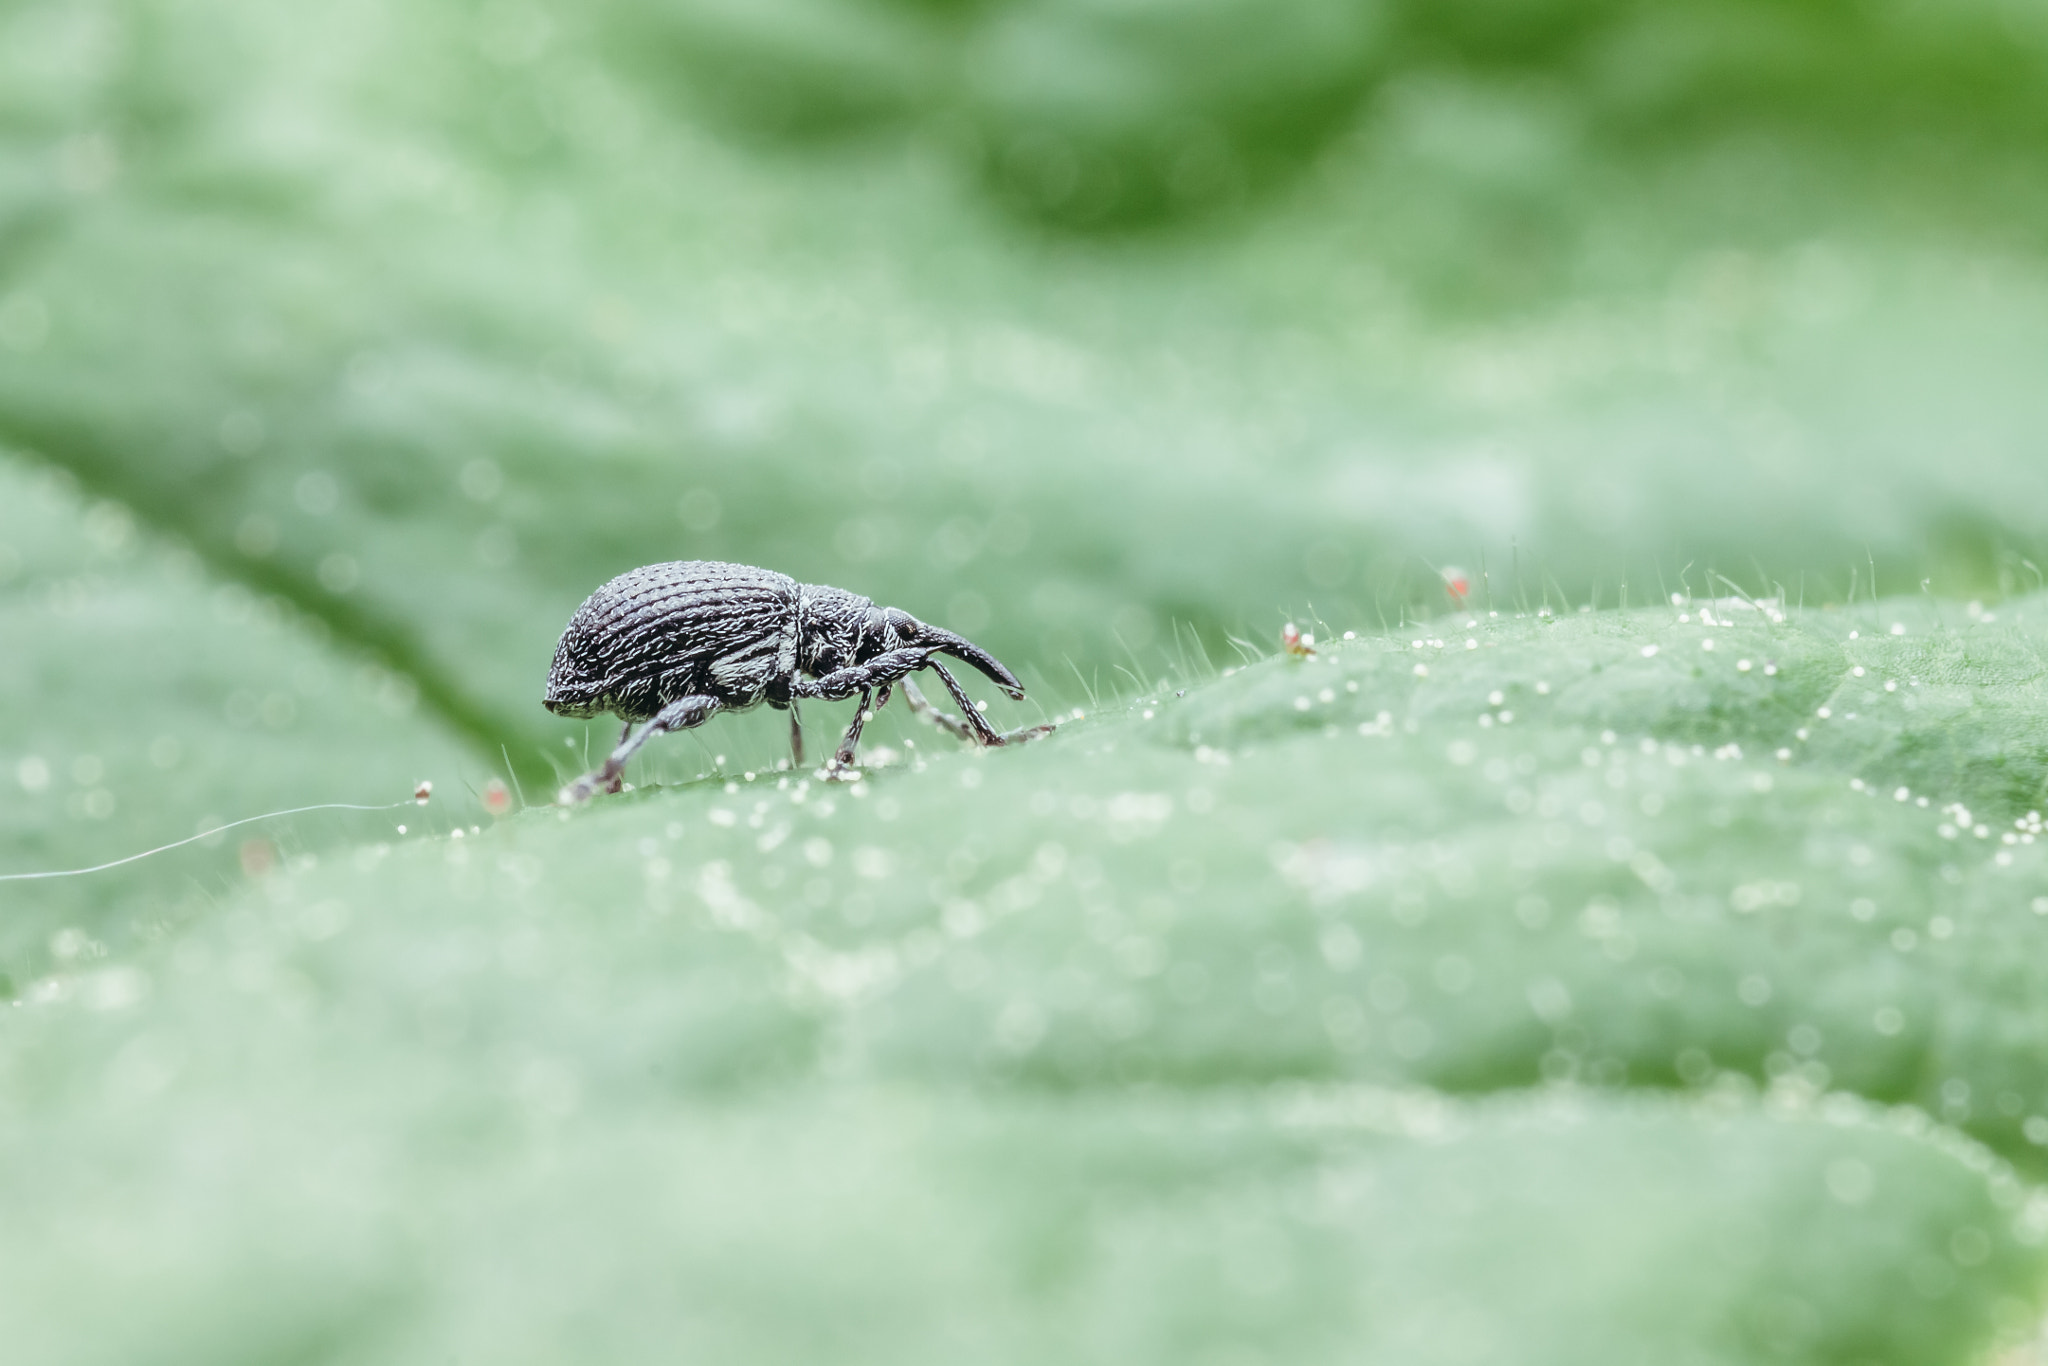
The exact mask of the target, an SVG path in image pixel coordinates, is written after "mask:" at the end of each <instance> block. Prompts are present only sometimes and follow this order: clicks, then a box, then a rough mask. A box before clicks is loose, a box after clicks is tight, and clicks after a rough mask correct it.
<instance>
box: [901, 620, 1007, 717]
mask: <svg viewBox="0 0 2048 1366" xmlns="http://www.w3.org/2000/svg"><path fill="white" fill-rule="evenodd" d="M875 610H876V612H877V613H879V614H880V616H881V624H880V629H879V632H878V635H879V638H880V639H882V640H885V641H886V642H887V643H886V644H884V645H882V646H881V647H880V648H879V649H877V650H875V651H874V654H881V653H883V652H884V651H886V650H894V649H899V648H901V647H903V646H914V645H929V646H931V647H932V648H933V649H935V650H937V651H938V652H939V653H940V654H943V655H951V656H953V658H955V659H960V660H965V661H966V662H967V663H969V664H972V665H973V666H974V667H975V668H977V669H979V670H981V671H982V672H983V673H985V674H987V675H988V676H989V679H990V680H991V681H992V682H994V683H995V685H996V686H997V687H999V688H1001V689H1002V690H1003V691H1004V692H1006V693H1008V694H1009V695H1010V696H1011V697H1013V698H1021V697H1023V696H1024V685H1023V684H1022V683H1019V682H1018V681H1017V675H1015V674H1013V673H1011V672H1010V671H1009V670H1008V669H1006V668H1004V667H1003V665H1002V662H1001V661H1000V660H998V659H997V658H996V657H995V656H994V655H992V654H990V653H989V652H988V651H987V650H984V649H982V648H981V647H980V646H979V645H976V644H975V643H974V642H973V641H971V640H968V639H967V638H966V637H965V636H960V635H955V634H954V633H953V632H951V631H948V630H946V629H945V628H944V627H942V626H933V625H932V624H931V623H929V622H923V621H919V620H918V619H917V618H916V617H913V616H912V615H910V613H908V612H906V611H904V610H903V609H902V608H900V607H878V608H876V609H875Z"/></svg>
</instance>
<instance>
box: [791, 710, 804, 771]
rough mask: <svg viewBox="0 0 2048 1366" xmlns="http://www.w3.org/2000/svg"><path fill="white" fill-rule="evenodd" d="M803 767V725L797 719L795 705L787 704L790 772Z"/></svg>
mask: <svg viewBox="0 0 2048 1366" xmlns="http://www.w3.org/2000/svg"><path fill="white" fill-rule="evenodd" d="M803 766H804V724H803V722H802V721H800V720H798V719H797V714H796V703H795V702H791V703H790V704H789V767H790V771H791V772H795V771H796V770H798V769H800V768H802V767H803Z"/></svg>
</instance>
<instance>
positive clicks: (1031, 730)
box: [543, 560, 1052, 802]
mask: <svg viewBox="0 0 2048 1366" xmlns="http://www.w3.org/2000/svg"><path fill="white" fill-rule="evenodd" d="M935 654H947V655H951V656H953V657H954V658H955V659H960V660H964V661H966V662H967V663H969V664H972V665H973V666H974V667H975V668H977V669H979V670H981V672H983V673H984V674H987V675H988V676H989V678H991V679H992V680H994V681H995V683H996V684H997V686H999V687H1000V688H1002V690H1003V691H1004V692H1006V693H1008V694H1009V695H1010V696H1011V697H1014V698H1021V697H1023V696H1024V686H1023V684H1021V683H1019V682H1018V681H1017V678H1016V675H1014V674H1012V673H1011V672H1010V671H1009V670H1008V669H1006V668H1004V667H1003V665H1002V664H1001V663H1000V662H998V661H997V660H996V658H995V657H994V656H993V655H991V654H989V653H988V651H986V650H984V649H982V648H981V647H980V646H978V645H976V644H974V643H973V642H972V641H969V640H966V639H963V638H962V637H960V636H957V635H955V634H954V633H953V632H951V631H947V630H943V629H941V628H940V627H937V626H931V625H927V624H926V623H924V622H922V621H919V620H918V619H917V618H916V617H913V616H911V615H910V614H909V613H908V612H905V611H902V610H900V609H898V608H894V607H877V606H876V605H875V604H874V603H873V602H871V601H870V600H868V599H867V598H864V597H861V596H860V595H859V594H857V593H849V592H847V591H846V590H844V589H841V588H827V587H825V586H823V585H821V584H813V583H798V582H797V581H796V580H795V579H792V578H790V577H789V576H788V575H787V574H778V573H776V572H775V571H774V570H772V569H756V568H754V567H752V566H751V565H744V564H722V563H719V562H718V561H715V560H680V561H676V562H674V563H671V564H650V565H646V566H643V567H642V568H639V569H635V570H633V571H631V572H630V573H625V574H621V575H619V576H618V577H617V578H615V579H613V580H612V581H611V582H610V583H607V584H605V585H604V586H603V587H602V588H600V589H598V590H597V591H596V592H595V593H592V594H591V595H590V597H589V598H588V599H586V600H585V601H584V604H583V605H582V606H581V607H579V608H577V609H576V615H575V616H573V617H571V618H570V619H569V626H568V629H567V630H565V631H564V632H563V633H562V640H561V643H560V644H559V645H557V646H556V647H555V662H554V665H553V667H552V668H550V669H549V670H548V689H547V696H546V697H545V698H544V699H543V704H544V705H545V706H546V707H547V709H548V710H549V711H551V712H553V713H555V714H556V715H557V716H598V715H601V714H603V713H604V712H611V713H612V714H613V715H615V716H617V717H618V718H619V719H620V720H622V721H624V722H625V723H626V728H625V730H624V732H622V733H621V735H620V736H619V746H618V748H617V749H615V750H613V751H612V754H611V757H609V758H608V759H606V760H605V762H604V767H603V768H601V769H599V770H598V771H597V772H595V773H590V774H586V775H584V776H583V777H581V778H579V779H577V780H576V781H575V782H574V783H571V784H570V785H569V786H568V787H567V788H566V789H564V791H563V794H562V797H563V800H564V801H570V802H577V801H584V800H586V799H588V798H589V797H590V796H591V795H592V794H593V793H595V792H597V791H598V790H599V789H600V788H602V789H604V790H606V791H610V792H616V791H618V790H619V786H620V782H621V778H620V775H621V774H622V773H623V772H624V771H625V767H626V761H627V760H628V759H630V758H631V757H632V756H633V752H634V751H635V750H637V749H639V748H640V746H641V745H643V744H645V743H646V742H647V741H648V740H650V739H652V738H653V737H654V736H656V735H660V734H664V733H666V732H668V731H673V730H687V729H689V728H690V727H692V726H698V725H702V724H703V723H704V722H705V721H708V720H709V719H710V718H711V717H712V716H714V715H716V714H717V713H718V712H721V711H745V710H747V709H748V708H750V707H754V706H758V705H759V704H760V703H763V702H766V703H767V704H768V705H769V706H771V707H776V708H782V709H787V710H788V712H789V714H790V731H789V734H790V749H791V752H792V754H793V755H794V757H795V760H796V762H797V764H798V765H799V766H801V765H802V763H803V731H802V729H801V728H800V726H799V724H798V719H797V710H796V709H797V703H798V702H800V701H807V700H811V699H818V700H827V701H836V700H838V699H841V698H847V697H853V696H855V695H856V694H857V695H858V696H859V697H860V709H859V710H858V711H856V712H855V713H854V717H853V724H852V725H850V726H848V727H847V730H846V734H845V736H844V737H843V738H842V739H841V740H840V742H839V748H838V751H837V752H836V753H835V755H834V756H833V764H834V765H836V766H842V767H843V766H847V765H851V764H852V763H853V761H854V752H855V749H856V747H857V746H858V744H859V743H860V732H861V727H862V726H863V725H864V724H865V723H866V721H867V719H868V717H869V716H871V715H873V714H874V713H875V712H878V711H880V710H881V709H882V708H883V707H884V706H886V705H888V702H889V697H890V693H891V691H892V690H893V689H894V688H896V687H897V686H899V685H900V686H901V687H902V689H903V694H904V698H905V700H906V701H907V702H908V703H909V705H910V707H911V709H912V710H913V711H916V712H917V713H918V714H920V715H922V716H925V717H926V718H927V719H929V720H931V721H933V722H934V723H936V724H937V725H939V726H940V727H941V728H943V729H945V730H947V731H948V732H950V733H952V734H953V735H956V736H958V737H960V738H961V739H965V740H973V741H974V742H976V743H977V744H981V745H1003V744H1013V743H1016V742H1019V741H1023V740H1029V739H1033V738H1035V737H1037V736H1040V735H1043V734H1045V733H1046V732H1048V731H1050V730H1051V729H1052V727H1051V726H1049V725H1048V726H1028V727H1025V728H1023V729H1020V730H1014V731H1010V732H1007V733H1002V732H998V731H996V730H995V729H994V728H993V727H991V726H990V725H989V724H988V722H987V721H985V720H983V719H982V716H981V713H980V712H979V711H978V710H977V709H976V708H975V705H974V703H973V702H972V701H971V700H970V699H969V698H968V696H967V691H966V689H964V688H962V687H961V686H960V683H959V680H957V679H956V678H954V677H953V675H952V673H951V672H950V671H949V670H948V669H947V668H946V666H945V665H944V664H941V663H940V662H939V661H938V660H937V659H934V658H933V657H932V656H934V655H935ZM920 669H931V670H932V671H933V672H935V673H937V674H938V676H939V679H940V681H941V682H943V683H944V684H945V685H946V691H947V692H949V693H951V694H952V696H953V700H954V701H955V702H956V703H958V704H959V706H960V710H961V716H960V717H953V716H948V715H946V714H944V713H942V712H939V711H936V710H935V709H933V708H932V707H931V705H930V704H929V703H927V702H926V701H925V699H924V696H923V694H922V693H920V692H919V691H918V689H917V685H916V684H915V683H913V682H912V681H911V679H910V675H911V674H913V673H916V672H917V671H918V670H920ZM963 718H964V719H963ZM639 721H644V722H646V723H647V724H646V725H644V726H642V727H641V728H640V730H639V731H637V732H635V731H634V730H633V724H634V723H635V722H639Z"/></svg>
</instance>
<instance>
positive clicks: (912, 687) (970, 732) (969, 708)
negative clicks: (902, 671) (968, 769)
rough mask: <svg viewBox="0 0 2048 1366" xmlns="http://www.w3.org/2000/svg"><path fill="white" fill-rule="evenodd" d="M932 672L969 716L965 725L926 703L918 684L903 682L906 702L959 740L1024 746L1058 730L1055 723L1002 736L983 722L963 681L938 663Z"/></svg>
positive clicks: (1004, 732)
mask: <svg viewBox="0 0 2048 1366" xmlns="http://www.w3.org/2000/svg"><path fill="white" fill-rule="evenodd" d="M932 668H933V669H934V670H936V671H937V673H938V675H939V678H940V680H941V681H942V682H944V683H945V685H946V691H947V692H950V693H951V694H953V700H954V701H955V702H957V703H959V704H960V710H961V711H962V712H963V713H965V715H966V716H967V718H968V719H967V720H965V721H962V720H961V719H960V718H959V717H957V716H948V715H947V714H946V713H945V712H942V711H940V710H939V709H938V708H937V707H934V706H933V705H932V704H931V703H930V702H928V701H926V700H925V695H924V694H923V693H922V692H920V691H918V687H917V684H915V683H913V682H911V681H910V680H909V679H907V678H906V679H904V680H903V699H904V701H905V702H907V703H909V705H910V709H911V711H912V712H914V713H916V714H917V715H919V716H922V717H923V718H924V719H925V720H927V721H929V722H931V723H932V724H933V725H935V726H937V727H938V728H939V729H940V730H942V731H944V732H946V734H948V735H950V736H952V737H953V738H954V739H956V740H972V741H974V742H975V743H976V744H978V745H982V746H984V747H987V746H992V745H1021V744H1023V743H1024V742H1025V741H1027V740H1036V739H1038V738H1039V737H1040V736H1042V735H1050V734H1052V733H1053V731H1055V730H1056V729H1058V727H1057V726H1056V725H1054V724H1053V723H1052V722H1046V723H1045V724H1043V725H1037V726H1019V727H1018V728H1017V729H1015V730H1006V731H1000V732H998V731H997V730H996V729H995V728H994V727H993V726H991V725H989V723H988V722H987V721H986V720H985V719H983V717H982V714H981V712H980V710H979V709H978V708H976V707H975V705H974V703H973V701H972V700H971V699H970V698H969V697H968V696H967V690H966V689H965V688H963V687H961V686H960V681H959V680H958V679H956V678H954V677H953V675H952V674H951V673H949V672H948V671H947V669H946V666H945V665H943V664H941V663H939V662H938V661H936V660H934V661H933V662H932Z"/></svg>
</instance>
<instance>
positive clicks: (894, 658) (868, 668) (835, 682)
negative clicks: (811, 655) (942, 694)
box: [789, 645, 933, 702]
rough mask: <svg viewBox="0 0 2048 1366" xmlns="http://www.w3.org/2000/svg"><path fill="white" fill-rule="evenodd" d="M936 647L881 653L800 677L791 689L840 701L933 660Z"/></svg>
mask: <svg viewBox="0 0 2048 1366" xmlns="http://www.w3.org/2000/svg"><path fill="white" fill-rule="evenodd" d="M932 648H933V647H931V646H929V645H917V646H912V647H910V648H908V649H902V650H891V651H889V652H888V653H887V654H882V655H877V656H875V657H874V658H873V659H871V660H869V661H868V662H867V663H865V664H854V665H851V666H849V667H847V668H844V669H834V670H833V671H832V672H831V673H828V674H826V675H825V676H824V677H823V678H799V679H798V680H797V681H796V682H795V683H794V684H793V685H792V686H791V687H790V690H789V695H790V696H791V697H792V698H797V697H801V698H804V699H806V700H810V699H812V698H816V699H818V700H820V701H825V702H838V701H841V700H842V699H845V698H848V697H851V696H853V695H854V694H855V693H857V692H863V691H865V690H867V689H869V688H879V687H881V686H883V685H884V684H887V683H894V682H895V681H896V680H897V679H899V678H903V677H905V676H906V675H908V674H912V673H915V672H916V671H917V670H919V669H922V668H923V667H924V666H925V665H926V664H928V663H930V662H931V657H932Z"/></svg>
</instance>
